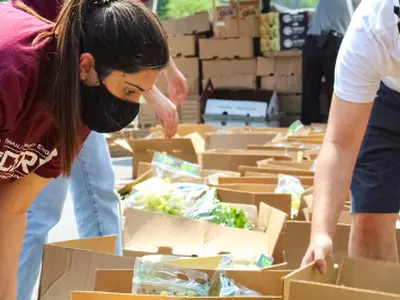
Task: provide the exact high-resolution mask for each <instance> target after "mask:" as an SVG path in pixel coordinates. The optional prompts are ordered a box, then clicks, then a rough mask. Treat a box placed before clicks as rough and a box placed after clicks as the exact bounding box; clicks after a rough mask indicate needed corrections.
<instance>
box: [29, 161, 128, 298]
mask: <svg viewBox="0 0 400 300" xmlns="http://www.w3.org/2000/svg"><path fill="white" fill-rule="evenodd" d="M112 162H113V166H114V171H115V177H116V181H117V182H119V181H124V180H129V179H131V178H132V159H131V158H130V157H129V158H128V157H125V158H115V159H113V160H112ZM61 238H62V239H61ZM77 238H79V237H78V231H77V227H76V220H75V215H74V206H73V204H72V199H71V194H70V193H68V196H67V199H66V201H65V206H64V210H63V214H62V216H61V220H60V222H59V223H58V224H57V225H56V226H55V227H54V228H53V229H52V230H51V231H50V233H49V242H50V243H54V242H59V241H61V240H64V241H65V240H73V239H77ZM34 295H37V287H36V290H35V291H34ZM33 299H37V298H36V297H35V296H34V297H33V298H32V300H33Z"/></svg>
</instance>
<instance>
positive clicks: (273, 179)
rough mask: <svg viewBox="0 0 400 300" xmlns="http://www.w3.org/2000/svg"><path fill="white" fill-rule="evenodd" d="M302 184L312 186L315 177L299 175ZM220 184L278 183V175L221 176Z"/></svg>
mask: <svg viewBox="0 0 400 300" xmlns="http://www.w3.org/2000/svg"><path fill="white" fill-rule="evenodd" d="M297 178H299V179H300V181H301V183H302V185H304V186H312V185H313V184H314V178H310V177H303V176H298V177H297ZM218 182H219V184H273V185H277V184H278V176H277V175H276V174H275V176H263V177H238V178H235V177H219V178H218Z"/></svg>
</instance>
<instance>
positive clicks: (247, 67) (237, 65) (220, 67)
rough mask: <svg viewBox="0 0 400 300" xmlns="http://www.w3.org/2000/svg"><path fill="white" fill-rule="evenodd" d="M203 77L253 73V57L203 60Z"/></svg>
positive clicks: (254, 65) (254, 64)
mask: <svg viewBox="0 0 400 300" xmlns="http://www.w3.org/2000/svg"><path fill="white" fill-rule="evenodd" d="M202 66H203V78H204V79H208V78H219V77H228V76H232V75H255V74H256V70H257V64H256V59H255V58H249V59H233V60H203V61H202Z"/></svg>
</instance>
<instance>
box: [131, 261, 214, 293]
mask: <svg viewBox="0 0 400 300" xmlns="http://www.w3.org/2000/svg"><path fill="white" fill-rule="evenodd" d="M208 280H209V277H208V275H207V274H206V273H204V272H200V271H196V270H191V269H183V268H178V267H175V266H172V265H168V264H162V263H158V262H151V261H146V260H144V259H141V258H136V262H135V271H134V277H133V283H132V293H133V294H141V295H162V296H179V297H206V296H208V294H209V283H208Z"/></svg>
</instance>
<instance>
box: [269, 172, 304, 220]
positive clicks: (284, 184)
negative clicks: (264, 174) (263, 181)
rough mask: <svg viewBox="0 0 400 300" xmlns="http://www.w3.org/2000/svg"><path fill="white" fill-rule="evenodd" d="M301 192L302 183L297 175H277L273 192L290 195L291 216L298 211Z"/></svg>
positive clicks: (302, 189)
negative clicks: (276, 183) (276, 184)
mask: <svg viewBox="0 0 400 300" xmlns="http://www.w3.org/2000/svg"><path fill="white" fill-rule="evenodd" d="M303 192H304V188H303V185H302V184H301V182H300V180H299V179H298V178H297V177H294V176H290V175H283V174H280V175H279V179H278V186H277V187H276V189H275V193H277V194H291V195H292V201H291V203H292V212H291V213H292V217H293V216H295V215H296V214H297V213H298V212H299V207H300V196H301V194H302V193H303Z"/></svg>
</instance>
